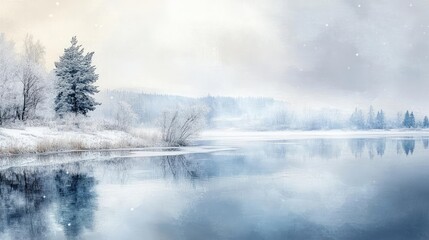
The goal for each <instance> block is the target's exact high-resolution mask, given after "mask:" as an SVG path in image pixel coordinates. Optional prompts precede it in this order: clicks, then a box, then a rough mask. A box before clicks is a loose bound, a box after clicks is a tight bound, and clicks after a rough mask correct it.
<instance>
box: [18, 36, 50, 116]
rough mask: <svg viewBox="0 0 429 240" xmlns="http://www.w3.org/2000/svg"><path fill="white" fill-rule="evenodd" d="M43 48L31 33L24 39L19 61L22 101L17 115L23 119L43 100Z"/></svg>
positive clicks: (33, 111) (32, 112)
mask: <svg viewBox="0 0 429 240" xmlns="http://www.w3.org/2000/svg"><path fill="white" fill-rule="evenodd" d="M44 55H45V49H44V47H43V46H42V44H41V43H40V42H39V41H36V42H35V41H34V40H33V37H32V36H31V35H27V36H26V37H25V40H24V53H23V56H22V62H21V70H22V73H21V83H22V103H21V106H20V109H18V111H17V117H18V118H19V119H20V120H22V121H25V120H27V119H28V118H29V117H30V114H34V113H35V111H36V109H37V106H38V105H39V104H40V103H41V102H42V101H43V99H44V97H43V96H44V95H43V90H44V78H45V77H46V76H44V75H45V74H44V70H43V67H42V65H43V61H44Z"/></svg>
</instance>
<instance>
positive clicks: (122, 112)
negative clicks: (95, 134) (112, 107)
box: [114, 101, 138, 130]
mask: <svg viewBox="0 0 429 240" xmlns="http://www.w3.org/2000/svg"><path fill="white" fill-rule="evenodd" d="M114 117H115V124H116V126H117V127H118V128H119V129H121V130H128V129H129V128H130V127H131V126H132V125H134V124H135V123H136V122H137V120H138V116H137V114H136V113H135V112H134V110H133V108H132V107H131V105H130V104H128V103H127V102H125V101H119V102H118V104H117V109H116V113H115V116H114Z"/></svg>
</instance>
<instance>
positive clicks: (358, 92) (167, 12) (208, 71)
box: [0, 0, 429, 114]
mask: <svg viewBox="0 0 429 240" xmlns="http://www.w3.org/2000/svg"><path fill="white" fill-rule="evenodd" d="M428 11H429V2H425V1H401V0H381V1H370V0H360V1H357V0H326V1H314V0H313V1H309V0H302V1H296V0H283V1H281V0H252V1H249V0H246V1H245V0H217V1H213V0H212V1H209V0H182V1H174V0H144V1H141V0H123V1H113V0H108V1H102V0H73V1H72V0H64V1H61V0H58V1H48V0H39V1H32V0H0V32H4V33H5V34H6V36H7V37H8V38H9V39H12V40H14V41H15V42H17V45H18V46H17V48H18V47H19V46H20V44H21V42H22V40H23V39H24V36H25V34H27V33H30V34H33V35H34V37H35V38H36V39H40V40H41V42H42V43H43V44H44V45H45V47H46V53H47V61H46V64H47V66H46V67H47V68H48V69H52V68H53V62H54V61H56V60H57V59H58V56H59V55H60V54H61V53H62V51H63V49H64V48H65V47H67V46H68V45H69V40H70V39H71V36H73V35H77V36H78V39H79V40H80V42H81V43H82V44H83V45H84V47H85V48H86V50H90V51H95V52H96V54H95V64H96V65H97V68H98V72H99V74H100V80H99V82H98V83H99V85H100V87H101V88H102V89H114V88H127V89H134V90H138V89H141V90H144V91H149V92H160V93H171V94H179V95H186V96H205V95H207V94H212V95H229V96H265V97H274V98H276V99H281V100H286V101H287V102H288V103H290V105H291V106H296V107H297V108H303V107H304V108H308V107H310V108H313V107H314V108H316V107H321V108H326V107H328V108H339V109H347V110H349V111H352V109H354V107H356V106H358V107H361V108H365V109H366V107H367V106H368V105H369V104H372V105H374V106H376V108H377V109H378V108H383V109H385V110H387V111H390V112H391V113H392V114H394V113H395V112H396V111H404V110H406V109H411V110H414V111H416V112H422V113H427V112H429V106H428V104H426V99H425V98H426V96H427V90H428V89H429V81H428V80H427V79H428V75H429V68H428V67H427V65H428V64H429V59H428V55H429V45H428V43H429V41H428V40H429V39H428V37H429V15H428V14H427V12H428Z"/></svg>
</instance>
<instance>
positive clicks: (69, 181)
mask: <svg viewBox="0 0 429 240" xmlns="http://www.w3.org/2000/svg"><path fill="white" fill-rule="evenodd" d="M94 186H95V179H94V178H93V177H90V176H88V175H87V174H85V173H69V172H68V171H67V170H52V171H51V170H49V169H40V168H10V169H8V170H4V171H1V172H0V233H1V234H0V236H2V239H7V238H10V239H50V238H53V236H57V233H56V232H54V230H55V229H53V226H54V225H55V224H56V223H57V224H60V225H61V226H62V229H63V232H64V233H65V237H66V238H68V239H74V238H76V237H79V235H80V233H81V232H82V230H83V229H85V228H86V229H91V226H92V222H93V213H94V210H95V209H96V201H95V200H96V194H95V192H94ZM56 211H57V212H56ZM52 216H56V217H55V218H52ZM57 237H58V236H57Z"/></svg>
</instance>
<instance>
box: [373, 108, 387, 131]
mask: <svg viewBox="0 0 429 240" xmlns="http://www.w3.org/2000/svg"><path fill="white" fill-rule="evenodd" d="M385 127H386V124H385V120H384V112H383V110H380V111H379V112H377V117H376V119H375V128H377V129H384V128H385Z"/></svg>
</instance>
